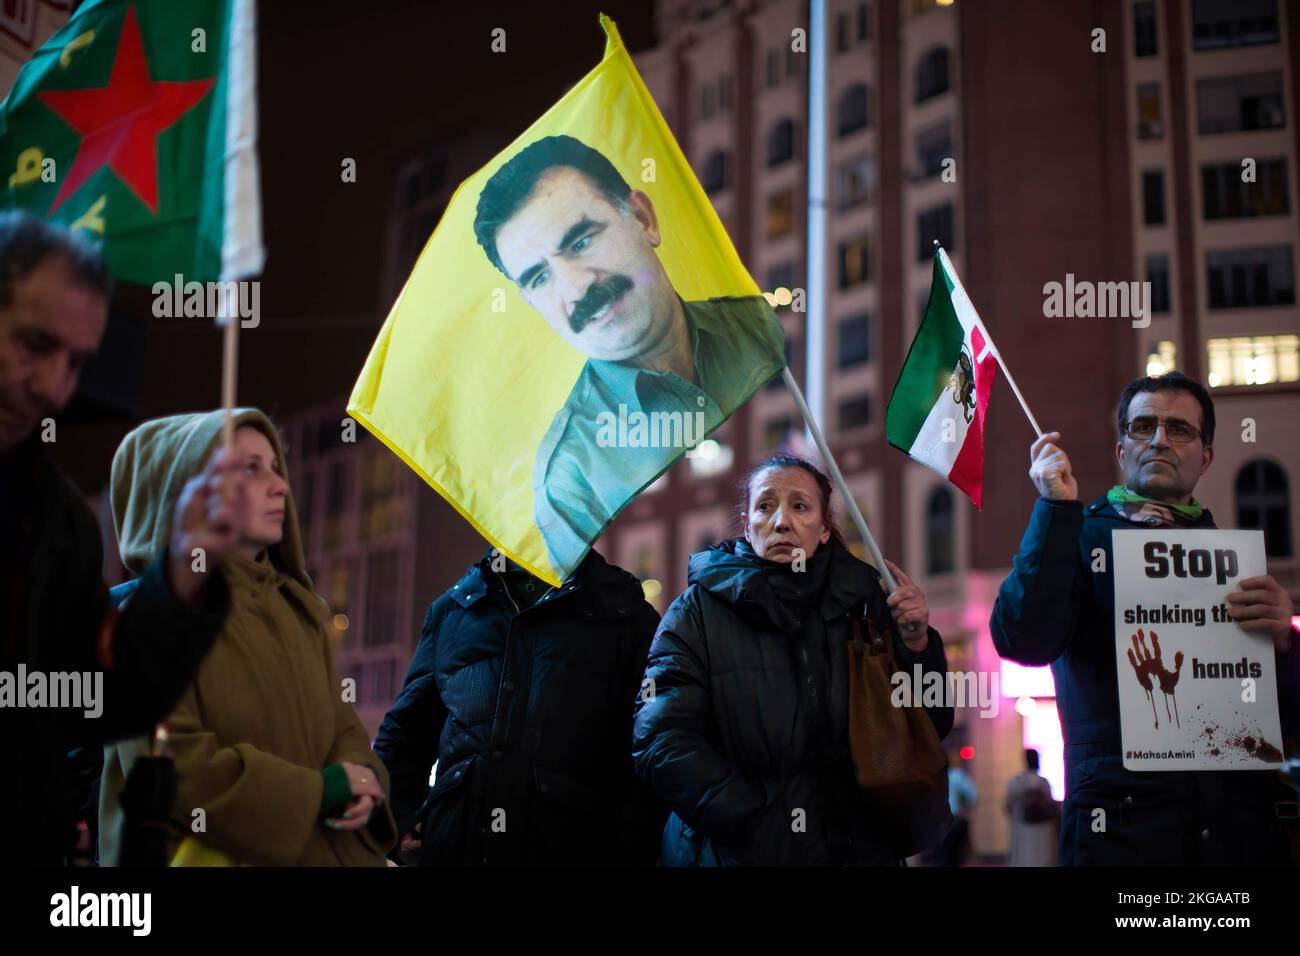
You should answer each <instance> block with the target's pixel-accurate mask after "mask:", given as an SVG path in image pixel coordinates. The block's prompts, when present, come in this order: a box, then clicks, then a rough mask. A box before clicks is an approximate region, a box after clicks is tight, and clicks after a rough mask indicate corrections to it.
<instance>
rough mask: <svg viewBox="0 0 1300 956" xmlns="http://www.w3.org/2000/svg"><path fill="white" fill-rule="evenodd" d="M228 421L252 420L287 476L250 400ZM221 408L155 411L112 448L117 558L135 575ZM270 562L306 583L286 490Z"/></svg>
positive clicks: (166, 534) (206, 452)
mask: <svg viewBox="0 0 1300 956" xmlns="http://www.w3.org/2000/svg"><path fill="white" fill-rule="evenodd" d="M234 414H235V427H236V428H237V427H239V426H240V425H252V426H254V427H256V428H257V429H258V430H259V431H260V432H262V434H264V435H265V436H266V438H267V440H268V441H270V443H271V447H272V448H274V449H275V456H276V458H277V459H278V461H279V465H280V474H282V475H284V476H285V479H286V480H288V477H289V470H288V468H287V466H286V464H285V460H284V448H283V447H282V446H281V444H280V436H279V434H278V433H277V432H276V429H275V426H274V425H272V424H271V420H270V419H269V418H267V417H266V416H265V415H264V414H262V412H260V411H258V410H257V409H255V408H240V409H236V410H235V413H234ZM222 420H223V413H222V412H220V411H215V412H199V413H195V414H189V415H170V416H168V417H166V418H155V419H153V420H152V421H147V422H145V423H144V424H143V425H140V426H139V427H138V428H136V429H135V430H134V431H132V432H131V433H130V434H128V435H127V436H126V437H125V438H124V439H122V444H121V445H120V446H119V447H118V449H117V454H116V455H114V456H113V476H112V479H111V482H110V484H109V492H110V496H111V498H112V504H113V525H114V527H115V528H116V529H117V540H118V552H119V553H120V554H121V556H122V564H123V565H125V566H126V568H127V570H129V571H130V572H131V573H132V574H133V575H136V576H138V575H139V574H140V573H141V572H143V571H144V569H145V568H146V567H148V565H149V563H150V562H151V561H153V560H154V558H156V557H157V556H158V554H159V553H160V552H161V551H162V550H163V548H165V547H166V546H167V543H168V542H169V541H170V540H171V531H172V517H173V515H174V514H175V511H176V502H177V500H178V499H179V498H180V494H181V489H183V488H184V487H185V483H186V482H187V481H189V480H190V479H191V478H193V477H194V476H195V475H197V474H198V473H199V472H201V471H202V470H203V467H204V466H205V465H206V464H207V462H208V459H209V458H210V457H211V455H212V454H213V452H215V451H216V449H217V446H218V445H219V444H220V442H221V425H222ZM270 558H271V562H272V564H274V565H275V567H276V569H277V570H279V571H281V572H282V573H284V574H287V575H289V576H290V577H292V578H294V579H296V580H297V581H298V582H299V583H301V584H302V585H303V587H305V588H307V589H308V590H309V591H310V590H311V589H312V584H311V578H310V577H308V575H307V562H306V558H305V556H304V554H303V546H302V533H301V531H300V530H299V526H298V509H297V507H296V506H295V505H294V501H293V491H292V489H290V490H289V491H287V492H286V494H285V501H284V537H283V538H282V539H281V541H280V543H279V544H278V545H275V546H274V547H272V548H271V549H270Z"/></svg>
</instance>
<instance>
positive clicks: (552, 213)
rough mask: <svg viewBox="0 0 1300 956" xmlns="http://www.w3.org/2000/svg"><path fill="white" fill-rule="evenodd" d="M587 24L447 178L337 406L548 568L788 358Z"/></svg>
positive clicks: (647, 112) (558, 572)
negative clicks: (544, 78)
mask: <svg viewBox="0 0 1300 956" xmlns="http://www.w3.org/2000/svg"><path fill="white" fill-rule="evenodd" d="M600 24H601V26H602V27H603V28H604V31H605V35H606V39H607V43H606V48H605V56H604V58H603V59H602V60H601V62H600V63H599V64H598V65H597V66H596V68H595V69H594V70H592V71H591V72H590V73H589V74H588V75H587V76H586V77H585V78H583V79H582V80H581V81H580V82H579V83H578V84H577V85H575V86H574V87H573V88H572V89H571V90H570V91H569V92H568V93H567V94H566V95H565V96H564V97H563V98H562V99H561V100H560V101H559V102H558V103H557V104H555V106H553V107H552V108H551V109H550V110H548V111H547V112H546V113H545V114H544V115H543V116H542V117H541V118H540V119H538V120H537V122H535V123H534V124H533V126H532V127H530V128H529V129H528V130H526V131H525V132H524V133H523V134H522V135H521V136H520V137H519V138H518V139H517V140H516V141H515V142H514V143H513V144H511V145H510V146H509V147H507V148H506V149H505V150H503V151H502V152H501V153H500V154H499V155H497V156H496V157H495V158H494V159H493V160H492V161H491V162H489V163H488V164H487V165H486V166H484V167H483V168H482V169H480V170H479V171H478V172H476V173H475V174H474V175H472V176H470V177H469V178H468V179H466V180H465V181H464V182H463V183H461V185H460V187H459V188H458V189H457V191H456V194H455V195H454V196H453V197H452V200H451V202H450V203H449V204H448V207H447V210H446V212H445V213H444V215H443V217H442V220H441V221H440V222H439V224H438V226H437V228H436V229H435V230H434V232H433V235H432V236H431V237H430V238H429V240H428V242H427V244H426V245H425V248H424V251H423V252H422V253H421V255H420V258H419V260H418V261H417V263H416V265H415V268H414V270H413V271H412V273H411V275H410V277H409V278H408V279H407V282H406V285H405V287H404V288H403V290H402V292H401V294H400V296H399V297H398V299H397V302H396V303H395V304H394V305H393V308H392V311H391V312H390V313H389V316H388V319H387V321H386V322H385V324H384V327H383V329H382V330H381V331H380V334H379V336H378V338H377V340H376V342H375V344H374V346H373V347H372V350H371V353H370V356H369V358H368V359H367V362H366V365H365V367H364V368H363V370H362V372H361V375H360V377H359V379H358V381H357V384H356V386H355V388H354V390H353V394H352V398H351V400H350V401H349V404H348V411H349V414H351V415H352V416H353V417H354V418H356V420H357V421H359V422H361V423H362V424H363V425H364V426H365V427H366V428H367V429H369V430H370V431H371V432H372V433H374V434H375V435H376V436H377V437H379V438H380V439H381V440H382V441H383V442H384V443H385V444H387V445H388V447H389V448H391V449H392V450H393V451H394V452H396V453H397V454H398V455H399V456H400V457H401V458H402V459H403V460H404V461H405V462H406V463H407V464H408V465H410V466H411V467H412V468H413V469H414V470H415V471H416V472H417V473H418V474H419V475H420V476H421V477H422V478H424V480H425V481H426V482H428V483H429V484H430V485H431V486H432V487H433V488H434V489H435V490H437V491H438V492H439V493H440V494H441V495H442V496H443V497H444V498H446V499H447V500H448V501H449V502H450V503H451V504H452V505H453V506H455V507H456V509H457V510H458V511H459V512H460V513H461V514H462V515H463V516H464V517H465V518H466V519H468V520H469V521H470V523H471V524H473V525H474V527H475V528H476V529H477V530H478V531H479V532H480V533H481V534H483V536H484V537H485V538H487V539H488V541H490V542H491V543H492V544H493V545H494V546H496V547H497V548H499V549H500V550H501V551H502V552H504V553H505V554H506V555H508V556H509V557H510V558H511V559H512V560H514V561H515V562H516V563H518V564H519V565H521V566H522V567H524V568H526V569H527V570H529V571H530V572H531V573H533V574H534V575H536V576H537V577H540V578H542V579H543V580H546V581H548V582H550V583H552V584H559V583H560V582H562V581H563V579H564V578H565V577H566V576H567V575H568V574H569V572H570V571H572V569H573V568H575V567H576V566H577V565H578V563H579V562H580V561H581V560H582V558H583V556H584V555H585V554H586V552H587V551H588V550H589V549H590V547H591V545H592V543H593V542H594V541H595V540H596V539H597V538H598V537H599V536H600V534H601V533H602V532H603V531H604V528H605V527H606V525H608V524H609V522H610V521H612V520H613V519H614V518H615V517H616V516H617V514H618V513H619V512H620V511H621V510H622V509H623V508H624V507H625V506H626V505H628V504H629V503H630V502H631V501H632V500H634V499H635V497H636V495H637V494H638V493H639V492H641V491H642V490H643V489H644V488H645V487H646V486H647V485H649V484H651V483H652V482H653V481H654V480H655V479H656V478H658V477H659V475H660V474H662V473H663V472H664V471H665V470H666V469H667V468H668V467H669V466H671V465H672V464H673V462H674V461H676V460H677V459H678V458H680V457H681V456H682V455H684V454H685V453H686V452H687V451H688V450H689V449H690V448H691V447H693V445H694V444H697V443H698V442H699V441H700V440H702V439H703V438H704V437H706V435H707V434H708V433H709V432H711V431H712V430H714V429H716V428H717V427H718V426H720V425H721V424H722V423H723V422H725V421H726V419H727V418H728V417H729V416H730V415H731V414H732V413H733V412H734V411H735V410H736V409H737V408H738V407H740V405H742V404H744V402H746V401H747V400H748V399H749V398H750V397H751V396H752V395H753V394H754V393H755V392H757V391H758V390H759V389H760V388H762V387H763V386H764V385H765V384H767V383H768V382H769V381H770V380H771V379H773V378H774V377H775V376H776V375H777V374H779V373H780V371H781V369H782V368H783V367H784V365H785V355H784V331H783V329H782V327H781V322H780V320H779V319H778V318H777V316H776V313H775V312H774V311H773V309H772V307H771V306H770V305H769V304H768V303H767V301H766V300H765V299H764V298H763V297H762V295H761V293H760V291H759V289H758V286H757V284H756V283H755V282H754V280H753V278H752V277H751V276H750V275H749V273H748V271H747V270H746V269H745V267H744V265H743V264H742V263H741V261H740V259H739V256H738V255H737V253H736V250H735V248H734V247H733V246H732V243H731V240H730V239H729V238H728V236H727V233H726V231H725V229H724V228H723V226H722V223H721V221H720V220H719V218H718V216H717V213H716V212H715V211H714V209H713V206H712V205H711V203H710V202H709V200H708V198H707V196H706V195H705V193H704V190H703V188H702V187H701V186H700V184H699V182H698V181H697V180H696V178H695V174H694V173H693V171H692V170H691V167H690V164H689V163H688V162H687V161H686V158H685V156H684V155H683V154H682V152H681V149H680V147H679V146H678V144H677V143H676V141H675V140H674V139H673V136H672V133H671V132H670V130H669V129H668V126H667V124H666V123H665V121H664V119H663V116H662V115H661V113H660V112H659V109H658V107H657V106H656V105H655V103H654V100H653V99H652V98H651V96H650V94H649V92H648V91H647V90H646V88H645V85H644V83H643V82H642V81H641V78H640V76H639V75H638V74H637V71H636V67H635V66H634V64H633V63H632V60H631V57H630V56H628V54H627V51H626V49H625V48H624V47H623V44H622V40H621V39H620V38H619V35H618V31H617V28H616V27H615V26H614V24H613V22H612V21H610V20H609V19H608V18H606V17H602V18H601V20H600ZM539 319H540V320H541V321H539ZM652 420H653V421H652ZM629 421H631V422H632V425H633V427H631V428H629V427H628V422H629ZM614 422H617V425H618V427H617V428H614V427H613V423H614ZM647 422H651V428H650V431H651V432H655V430H656V429H659V428H661V427H662V431H663V436H660V435H658V434H650V435H647V434H646V433H645V430H644V429H641V430H638V428H639V427H640V426H641V425H644V424H645V423H647ZM661 437H664V439H665V440H662V441H661V440H659V439H660V438H661Z"/></svg>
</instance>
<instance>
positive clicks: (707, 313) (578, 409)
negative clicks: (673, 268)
mask: <svg viewBox="0 0 1300 956" xmlns="http://www.w3.org/2000/svg"><path fill="white" fill-rule="evenodd" d="M682 307H683V310H684V312H685V314H686V322H687V325H688V327H689V329H690V334H691V345H692V351H693V354H694V357H695V381H694V382H693V383H692V382H688V381H686V379H684V378H682V377H681V376H680V375H678V374H676V373H675V372H655V371H650V370H647V369H642V368H637V367H635V366H631V365H626V364H624V363H621V362H607V361H604V360H601V359H588V360H587V363H586V365H584V366H583V368H582V372H581V373H580V374H579V376H578V380H577V382H576V383H575V384H574V386H573V389H572V390H571V391H570V392H569V397H568V399H567V400H566V401H565V403H564V405H563V407H562V408H561V409H560V410H559V412H557V413H556V415H555V418H554V419H553V420H552V422H551V426H550V428H548V429H547V431H546V435H545V436H544V437H543V438H542V442H541V444H540V445H539V446H538V449H537V459H536V463H535V464H534V467H533V507H534V513H535V516H536V520H537V527H538V528H539V529H540V530H541V532H542V537H543V538H544V539H545V541H546V548H547V552H548V553H549V555H550V558H551V562H552V563H553V564H555V565H556V566H557V567H566V566H571V565H576V564H577V563H578V561H579V560H580V559H581V558H582V555H583V554H584V553H585V552H586V550H587V548H588V545H589V543H590V542H592V541H594V540H595V539H596V538H597V537H598V536H599V535H600V533H601V531H602V530H603V529H604V527H605V525H607V524H608V523H609V522H610V521H612V520H613V519H614V517H615V516H616V515H617V514H618V513H619V511H621V510H622V509H623V507H624V506H625V505H627V504H628V503H629V502H630V501H631V500H632V499H633V498H634V497H636V494H637V492H639V491H640V490H641V489H642V488H644V487H645V486H646V485H648V484H650V482H652V481H654V479H655V478H657V477H658V476H659V475H660V474H661V473H662V472H663V471H664V470H665V469H666V468H668V466H669V465H671V464H672V463H673V461H674V460H675V459H676V458H677V457H678V456H679V455H681V454H682V453H684V452H685V451H686V450H687V446H685V445H679V446H676V447H629V444H630V443H620V442H615V443H614V444H613V445H610V446H608V447H607V446H606V445H603V444H602V440H604V441H605V442H608V441H609V439H610V437H615V438H618V437H619V435H618V432H619V430H618V429H611V428H610V427H609V425H608V422H610V421H611V420H613V421H615V422H616V421H618V419H619V418H620V409H619V406H620V405H622V406H624V407H625V410H626V415H627V416H636V417H640V416H645V418H649V417H650V416H652V415H657V414H660V413H679V414H680V416H681V419H680V421H681V424H682V425H684V426H686V427H689V428H690V429H691V431H690V432H687V431H686V430H685V428H683V429H682V431H681V434H689V435H690V436H691V438H692V439H693V440H694V442H699V441H700V440H701V439H703V438H704V436H705V435H707V434H708V433H709V432H711V431H713V429H715V428H717V427H718V426H719V425H720V424H722V422H723V421H725V420H726V418H727V417H728V416H729V415H731V413H732V412H734V411H735V410H736V409H737V408H738V407H739V406H740V405H743V404H744V403H745V402H746V401H748V400H749V398H750V396H752V395H753V394H754V393H755V392H757V391H758V390H759V389H760V388H762V387H763V386H764V385H765V384H767V383H768V382H769V381H771V380H772V378H773V377H774V376H776V375H777V374H779V373H780V371H781V369H782V367H783V364H782V361H780V360H778V359H777V358H776V357H777V356H783V355H784V331H783V330H782V328H781V323H780V320H779V319H777V318H776V314H775V313H774V312H772V310H771V309H770V308H769V307H768V305H767V303H766V301H764V300H763V299H762V298H761V297H758V296H753V297H728V298H717V299H706V300H702V301H697V302H686V301H684V300H682ZM696 412H700V413H702V421H703V428H702V430H700V431H695V429H694V426H695V423H696V422H697V421H699V420H700V419H697V417H696V415H695V413H696ZM603 413H608V414H603ZM637 413H640V415H637ZM643 420H644V419H643ZM661 420H662V416H661ZM602 422H604V423H605V424H604V425H602ZM627 431H628V432H630V431H631V429H628V430H627Z"/></svg>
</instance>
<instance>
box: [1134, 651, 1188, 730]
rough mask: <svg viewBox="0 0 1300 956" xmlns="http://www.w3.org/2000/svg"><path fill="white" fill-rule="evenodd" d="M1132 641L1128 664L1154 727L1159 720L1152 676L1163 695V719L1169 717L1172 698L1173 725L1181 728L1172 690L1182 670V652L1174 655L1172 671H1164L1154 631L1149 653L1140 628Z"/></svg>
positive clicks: (1175, 697) (1158, 723) (1157, 725)
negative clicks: (1143, 691) (1142, 692)
mask: <svg viewBox="0 0 1300 956" xmlns="http://www.w3.org/2000/svg"><path fill="white" fill-rule="evenodd" d="M1132 640H1133V647H1132V649H1131V650H1130V651H1129V652H1128V662H1129V664H1131V665H1132V666H1133V673H1135V674H1136V675H1137V679H1138V683H1139V684H1141V685H1142V689H1143V690H1145V691H1146V694H1147V697H1148V698H1149V699H1150V701H1151V716H1152V717H1153V718H1154V719H1155V724H1156V727H1157V728H1159V726H1160V718H1159V716H1158V715H1157V714H1156V700H1155V695H1154V693H1153V690H1154V688H1153V687H1152V684H1151V676H1152V675H1153V674H1154V675H1155V678H1156V681H1157V682H1158V683H1159V684H1160V692H1161V693H1162V694H1164V695H1165V717H1166V718H1168V717H1169V716H1170V714H1169V700H1170V698H1173V701H1174V712H1173V720H1174V723H1175V725H1177V726H1179V727H1181V726H1182V722H1181V721H1180V720H1179V717H1178V697H1177V696H1176V695H1175V694H1174V688H1175V687H1176V686H1177V684H1178V676H1179V674H1180V673H1181V672H1182V669H1183V652H1182V651H1178V652H1177V653H1176V654H1174V669H1173V670H1172V671H1170V670H1166V669H1165V664H1164V661H1163V660H1161V658H1160V636H1159V635H1158V634H1156V632H1155V631H1152V632H1151V648H1152V650H1151V651H1148V650H1147V646H1146V635H1145V634H1144V633H1143V632H1142V628H1138V632H1137V633H1136V634H1134V635H1133V636H1132Z"/></svg>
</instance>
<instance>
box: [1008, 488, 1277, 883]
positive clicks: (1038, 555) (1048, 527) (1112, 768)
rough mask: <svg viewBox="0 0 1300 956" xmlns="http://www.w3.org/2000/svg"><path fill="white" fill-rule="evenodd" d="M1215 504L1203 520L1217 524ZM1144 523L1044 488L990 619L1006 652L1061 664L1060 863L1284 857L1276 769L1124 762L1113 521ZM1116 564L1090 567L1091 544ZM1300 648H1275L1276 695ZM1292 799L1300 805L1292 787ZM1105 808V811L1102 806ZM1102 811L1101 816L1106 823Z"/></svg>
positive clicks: (1201, 523) (1203, 524)
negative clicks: (1052, 495)
mask: <svg viewBox="0 0 1300 956" xmlns="http://www.w3.org/2000/svg"><path fill="white" fill-rule="evenodd" d="M1214 526H1215V525H1214V518H1213V517H1212V516H1211V514H1210V513H1209V511H1206V512H1205V513H1204V514H1203V515H1202V516H1201V518H1200V519H1199V520H1198V521H1197V522H1196V524H1195V525H1194V527H1196V528H1202V529H1212V528H1214ZM1134 527H1136V526H1135V525H1134V524H1133V523H1132V522H1130V521H1128V520H1127V519H1125V518H1124V517H1123V516H1121V515H1119V514H1117V513H1116V511H1115V509H1114V508H1112V507H1111V506H1110V505H1109V503H1108V501H1107V500H1106V498H1104V497H1103V498H1101V499H1099V500H1097V501H1095V502H1093V503H1092V504H1090V505H1088V506H1087V507H1086V508H1085V507H1084V506H1083V504H1082V503H1081V502H1078V501H1051V500H1049V499H1046V498H1040V499H1039V500H1038V501H1037V502H1036V503H1035V505H1034V510H1033V513H1032V515H1031V516H1030V519H1029V526H1028V527H1027V528H1026V529H1025V535H1024V538H1023V540H1022V541H1021V544H1020V553H1019V554H1017V555H1016V558H1015V561H1014V563H1013V564H1012V568H1011V573H1010V574H1009V575H1008V576H1007V579H1006V580H1005V581H1003V582H1002V587H1001V589H1000V590H999V591H998V597H997V601H996V602H995V604H994V605H993V616H992V619H991V620H990V622H989V627H990V630H991V632H992V636H993V644H994V646H995V647H996V648H997V650H998V653H999V654H1001V655H1002V656H1003V657H1006V658H1009V659H1011V660H1014V661H1019V662H1020V663H1022V664H1030V665H1043V664H1051V665H1052V676H1053V677H1054V678H1055V680H1056V701H1057V709H1058V711H1059V713H1060V718H1061V731H1062V735H1063V736H1064V738H1065V789H1066V794H1065V808H1064V814H1063V818H1062V821H1061V848H1060V849H1061V852H1060V862H1061V864H1062V865H1063V866H1080V865H1103V866H1141V865H1146V866H1158V865H1184V866H1190V865H1205V864H1209V865H1215V864H1219V865H1234V866H1235V865H1246V864H1269V863H1284V862H1286V854H1285V849H1284V842H1283V839H1282V837H1281V836H1280V835H1279V829H1280V828H1279V823H1278V821H1277V819H1276V816H1275V814H1276V807H1275V805H1274V804H1275V801H1276V800H1286V799H1288V794H1287V793H1286V791H1285V790H1284V789H1282V788H1281V787H1280V785H1279V784H1278V783H1277V781H1276V775H1275V774H1274V773H1273V772H1271V771H1260V772H1253V771H1241V770H1239V771H1231V772H1227V771H1225V772H1217V773H1216V772H1212V771H1207V772H1195V773H1192V772H1144V773H1134V772H1133V771H1131V770H1126V769H1125V768H1124V761H1123V756H1122V754H1121V749H1122V748H1121V734H1120V717H1119V696H1118V695H1119V685H1118V680H1117V675H1116V673H1115V616H1114V615H1115V611H1114V607H1115V585H1114V581H1113V579H1112V577H1111V575H1110V573H1109V569H1110V568H1112V567H1113V560H1114V558H1113V555H1112V552H1111V533H1112V532H1113V531H1118V532H1119V533H1121V534H1122V533H1124V531H1125V530H1128V529H1132V528H1134ZM1096 549H1101V550H1102V551H1103V552H1104V553H1105V568H1106V569H1108V570H1107V572H1096V573H1094V572H1093V571H1092V568H1093V566H1094V562H1095V558H1094V552H1095V551H1096ZM1298 663H1300V652H1298V651H1296V650H1294V649H1293V650H1292V651H1291V653H1290V654H1288V655H1286V657H1285V658H1283V657H1282V656H1280V655H1279V657H1278V675H1279V688H1278V690H1279V696H1285V695H1286V694H1287V692H1288V691H1287V685H1288V682H1289V681H1290V682H1294V672H1295V670H1296V665H1297V664H1298ZM1289 799H1290V800H1291V802H1292V806H1294V799H1295V798H1294V795H1293V794H1292V795H1290V797H1289ZM1099 809H1100V810H1103V811H1105V815H1104V817H1103V816H1101V815H1099V814H1097V812H1096V811H1097V810H1099ZM1103 822H1104V828H1102V827H1101V824H1102V823H1103Z"/></svg>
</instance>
